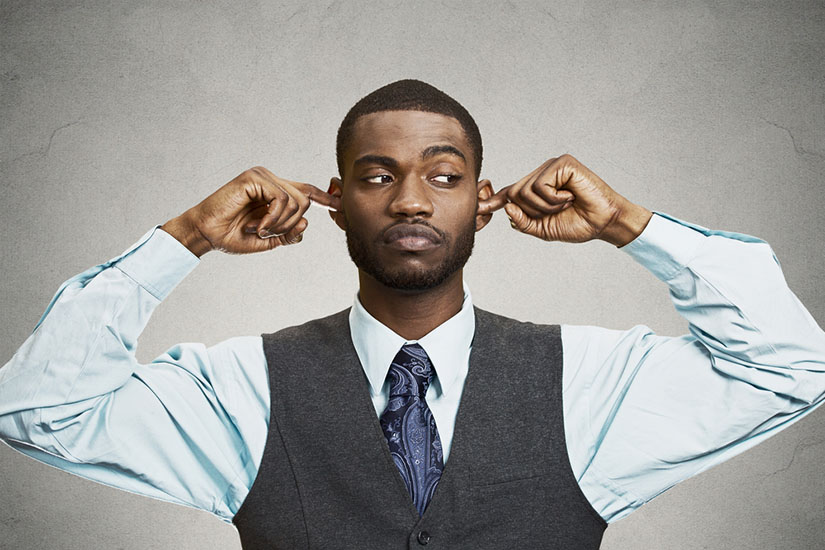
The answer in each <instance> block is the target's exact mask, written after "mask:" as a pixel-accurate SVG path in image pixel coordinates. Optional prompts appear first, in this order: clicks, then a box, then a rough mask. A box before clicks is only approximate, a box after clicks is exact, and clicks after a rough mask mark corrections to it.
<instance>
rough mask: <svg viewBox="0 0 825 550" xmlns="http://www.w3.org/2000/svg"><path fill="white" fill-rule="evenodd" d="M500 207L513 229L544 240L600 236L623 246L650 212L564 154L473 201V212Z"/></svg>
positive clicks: (645, 223) (637, 234) (596, 237)
mask: <svg viewBox="0 0 825 550" xmlns="http://www.w3.org/2000/svg"><path fill="white" fill-rule="evenodd" d="M502 207H503V208H504V210H505V211H506V212H507V216H508V217H509V218H510V224H511V225H512V226H513V228H514V229H517V230H519V231H521V232H522V233H527V234H528V235H533V236H534V237H538V238H540V239H544V240H546V241H565V242H573V243H581V242H585V241H589V240H591V239H601V240H604V241H607V242H609V243H611V244H614V245H616V246H624V245H625V244H627V243H629V242H630V241H632V240H633V239H635V238H636V237H638V236H639V234H640V233H641V232H642V231H643V230H644V228H645V226H647V223H648V221H650V217H651V216H652V213H651V212H650V211H649V210H647V209H645V208H643V207H641V206H638V205H636V204H633V203H631V202H630V201H628V200H627V199H626V198H624V197H623V196H621V195H620V194H618V193H616V192H615V191H614V190H613V189H611V188H610V186H608V185H607V184H606V183H605V182H604V181H602V180H601V178H599V177H598V176H597V175H596V174H594V173H593V172H591V171H590V170H589V169H587V167H585V166H584V165H583V164H581V163H580V162H579V161H577V160H576V159H575V158H573V157H572V156H570V155H562V156H560V157H559V158H553V159H550V160H548V161H547V162H545V163H544V164H542V165H541V166H539V167H538V168H536V169H535V170H533V171H532V172H530V173H529V174H528V175H526V176H525V177H523V178H522V179H520V180H519V181H517V182H516V183H514V184H512V185H508V186H507V187H504V188H503V189H501V190H499V191H498V193H496V194H495V195H494V196H493V197H491V198H490V199H489V200H487V201H484V202H483V203H480V204H479V214H490V213H492V212H494V211H495V210H498V209H500V208H502Z"/></svg>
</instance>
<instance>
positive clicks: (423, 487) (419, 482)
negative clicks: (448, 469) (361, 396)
mask: <svg viewBox="0 0 825 550" xmlns="http://www.w3.org/2000/svg"><path fill="white" fill-rule="evenodd" d="M387 376H388V377H389V380H390V398H389V402H388V403H387V408H386V409H384V412H383V413H382V414H381V419H380V420H381V428H382V429H383V431H384V436H385V437H386V438H387V443H389V446H390V454H391V455H392V459H393V462H395V465H396V467H397V468H398V471H399V472H400V473H401V477H402V478H403V479H404V483H406V485H407V490H408V491H409V492H410V496H411V497H412V499H413V504H415V508H416V509H417V510H418V515H419V516H423V515H424V510H426V509H427V505H428V504H429V503H430V499H431V498H432V496H433V493H434V492H435V488H436V486H437V485H438V480H439V479H441V472H442V471H443V470H444V455H443V451H442V448H441V439H440V438H439V437H438V429H437V428H436V425H435V419H434V418H433V413H432V412H431V411H430V408H429V407H428V406H427V402H426V400H425V399H424V396H425V394H426V393H427V388H428V387H429V386H430V382H431V381H432V377H433V366H432V364H431V363H430V358H429V357H427V352H425V351H424V349H423V348H422V347H421V346H419V345H418V344H409V345H405V346H403V347H402V348H401V351H399V352H398V354H397V355H396V356H395V359H393V362H392V365H390V371H389V374H388V375H387Z"/></svg>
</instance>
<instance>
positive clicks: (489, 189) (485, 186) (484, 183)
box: [476, 180, 494, 231]
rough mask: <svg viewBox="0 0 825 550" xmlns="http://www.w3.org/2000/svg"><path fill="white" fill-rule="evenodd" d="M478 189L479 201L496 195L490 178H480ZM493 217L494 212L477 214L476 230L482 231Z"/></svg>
mask: <svg viewBox="0 0 825 550" xmlns="http://www.w3.org/2000/svg"><path fill="white" fill-rule="evenodd" d="M477 189H478V201H479V203H480V202H481V201H485V200H488V199H489V198H490V197H492V196H493V195H494V193H493V184H491V183H490V180H480V181H479V182H478V184H477ZM492 218H493V215H492V214H476V231H481V228H483V227H484V226H485V225H487V223H488V222H489V221H490V220H491V219H492Z"/></svg>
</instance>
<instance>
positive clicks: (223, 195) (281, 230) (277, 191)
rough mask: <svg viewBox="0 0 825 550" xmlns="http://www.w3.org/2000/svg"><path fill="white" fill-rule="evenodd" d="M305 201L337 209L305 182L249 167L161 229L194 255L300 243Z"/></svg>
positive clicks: (335, 203) (333, 200) (332, 199)
mask: <svg viewBox="0 0 825 550" xmlns="http://www.w3.org/2000/svg"><path fill="white" fill-rule="evenodd" d="M310 201H314V202H317V203H319V204H322V205H324V206H326V207H328V208H331V209H333V210H340V208H341V204H340V203H341V201H340V199H339V198H338V197H333V196H332V195H329V194H327V193H325V192H324V191H321V190H320V189H318V188H317V187H314V186H312V185H310V184H308V183H298V182H294V181H289V180H285V179H283V178H279V177H278V176H276V175H275V174H273V173H272V172H270V171H269V170H267V169H266V168H262V167H260V166H258V167H255V168H251V169H249V170H247V171H245V172H243V173H242V174H240V175H239V176H238V177H236V178H235V179H233V180H232V181H230V182H229V183H227V184H226V185H224V186H223V187H221V188H220V189H218V190H217V191H215V192H214V193H212V194H211V195H209V196H208V197H207V198H206V199H204V200H203V201H202V202H201V203H200V204H198V205H196V206H194V207H192V208H190V209H189V210H187V211H186V212H184V213H183V214H181V215H180V216H178V217H177V218H173V219H172V220H169V221H168V222H166V223H165V224H164V225H163V226H162V227H161V229H163V230H164V231H166V232H167V233H169V234H170V235H172V236H173V237H175V238H176V239H178V240H179V241H180V242H181V243H183V244H184V246H186V247H187V248H188V249H189V250H191V251H192V253H193V254H195V255H196V256H202V255H203V254H205V253H206V252H209V251H210V250H223V251H224V252H229V253H233V254H248V253H251V252H262V251H265V250H272V249H273V248H275V247H278V246H283V245H287V244H293V243H297V242H300V241H301V239H302V238H303V232H304V230H305V229H306V227H307V223H308V222H307V220H306V218H304V217H303V216H304V213H305V212H306V211H307V209H308V208H309V205H310Z"/></svg>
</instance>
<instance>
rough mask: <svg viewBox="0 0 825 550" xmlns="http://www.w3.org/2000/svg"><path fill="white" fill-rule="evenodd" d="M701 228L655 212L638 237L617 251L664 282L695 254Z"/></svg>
mask: <svg viewBox="0 0 825 550" xmlns="http://www.w3.org/2000/svg"><path fill="white" fill-rule="evenodd" d="M702 229H703V228H700V227H699V226H695V225H693V224H688V223H687V222H683V221H681V220H678V219H676V218H673V217H671V216H668V215H667V214H660V213H658V212H656V213H655V214H654V215H653V217H652V218H650V222H649V223H648V224H647V227H645V229H644V231H642V234H641V235H639V236H638V237H636V238H635V239H634V240H633V241H631V242H630V243H628V244H626V245H625V246H623V247H622V248H620V250H624V251H625V252H627V253H628V254H630V256H631V257H632V258H633V259H634V260H636V261H637V262H639V263H640V264H642V265H643V266H644V267H646V268H647V269H648V270H649V271H650V272H651V273H653V275H655V276H656V278H658V279H659V280H661V281H664V282H667V281H669V280H670V279H672V278H673V276H674V275H676V274H677V273H679V272H680V271H681V270H682V269H684V267H685V266H686V265H687V264H688V262H690V260H692V259H693V257H694V256H695V255H696V252H697V250H698V249H699V247H700V246H701V245H702V241H703V240H704V239H705V234H704V232H703V231H702Z"/></svg>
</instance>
